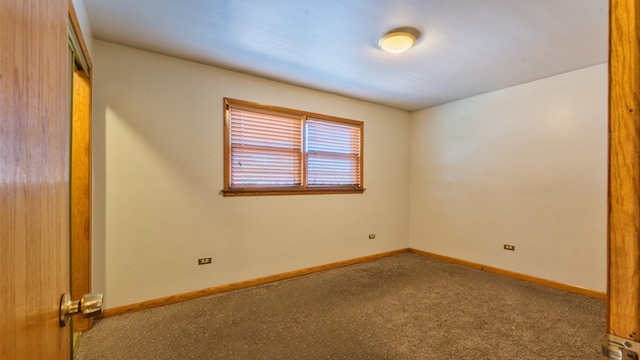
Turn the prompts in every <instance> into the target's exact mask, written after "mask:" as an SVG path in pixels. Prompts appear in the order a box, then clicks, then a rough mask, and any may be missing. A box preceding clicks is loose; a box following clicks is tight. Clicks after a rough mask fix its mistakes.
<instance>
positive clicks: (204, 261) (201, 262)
mask: <svg viewBox="0 0 640 360" xmlns="http://www.w3.org/2000/svg"><path fill="white" fill-rule="evenodd" d="M207 264H211V258H210V257H204V258H200V259H198V265H207Z"/></svg>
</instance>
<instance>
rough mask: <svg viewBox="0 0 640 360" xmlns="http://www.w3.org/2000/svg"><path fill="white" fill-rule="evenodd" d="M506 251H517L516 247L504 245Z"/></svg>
mask: <svg viewBox="0 0 640 360" xmlns="http://www.w3.org/2000/svg"><path fill="white" fill-rule="evenodd" d="M504 249H505V250H509V251H516V246H515V245H511V244H504Z"/></svg>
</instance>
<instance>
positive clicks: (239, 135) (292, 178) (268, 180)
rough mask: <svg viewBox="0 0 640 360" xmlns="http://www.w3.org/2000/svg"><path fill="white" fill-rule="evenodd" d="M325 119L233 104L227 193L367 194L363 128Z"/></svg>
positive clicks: (230, 106)
mask: <svg viewBox="0 0 640 360" xmlns="http://www.w3.org/2000/svg"><path fill="white" fill-rule="evenodd" d="M322 116H323V115H319V114H308V113H304V112H299V111H296V110H290V109H285V110H283V111H282V112H281V111H280V108H275V107H267V106H262V105H259V104H255V105H253V104H250V103H248V102H241V101H234V102H232V101H230V100H228V102H227V108H226V127H225V129H226V130H225V131H226V132H225V139H227V142H226V144H225V146H226V150H225V156H226V157H225V164H227V168H226V169H225V179H227V180H226V181H227V182H226V183H225V189H228V190H230V191H231V190H234V191H238V192H252V191H253V192H259V191H271V192H273V191H277V190H275V189H283V190H284V191H309V192H312V191H327V190H331V189H335V190H340V191H349V190H351V191H356V190H360V191H361V190H363V188H362V168H361V167H362V126H363V123H362V122H359V121H353V120H346V119H339V118H333V117H327V118H326V119H324V118H322ZM318 117H319V118H318ZM261 189H262V190H261Z"/></svg>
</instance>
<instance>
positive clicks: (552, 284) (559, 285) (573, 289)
mask: <svg viewBox="0 0 640 360" xmlns="http://www.w3.org/2000/svg"><path fill="white" fill-rule="evenodd" d="M409 252H412V253H414V254H418V255H422V256H426V257H430V258H433V259H437V260H441V261H445V262H448V263H452V264H457V265H462V266H466V267H470V268H473V269H478V270H482V271H487V272H490V273H493V274H497V275H502V276H507V277H510V278H514V279H518V280H523V281H527V282H531V283H534V284H538V285H543V286H546V287H550V288H554V289H558V290H563V291H568V292H571V293H575V294H580V295H584V296H588V297H592V298H596V299H600V300H606V299H607V294H606V293H603V292H599V291H595V290H590V289H585V288H583V287H579V286H574V285H567V284H563V283H559V282H555V281H551V280H546V279H541V278H538V277H535V276H530V275H525V274H521V273H517V272H514V271H509V270H504V269H500V268H496V267H493V266H487V265H482V264H478V263H474V262H471V261H466V260H460V259H456V258H452V257H448V256H444V255H438V254H434V253H430V252H427V251H422V250H417V249H409Z"/></svg>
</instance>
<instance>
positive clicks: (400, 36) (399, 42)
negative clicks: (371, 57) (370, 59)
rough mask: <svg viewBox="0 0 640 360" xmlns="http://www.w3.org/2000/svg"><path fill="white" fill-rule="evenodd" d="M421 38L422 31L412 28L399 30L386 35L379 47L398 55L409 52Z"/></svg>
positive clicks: (379, 42)
mask: <svg viewBox="0 0 640 360" xmlns="http://www.w3.org/2000/svg"><path fill="white" fill-rule="evenodd" d="M419 37H420V31H419V30H418V29H416V28H412V27H403V28H397V29H393V30H391V31H389V32H388V33H386V34H385V35H384V36H383V37H382V38H381V39H380V41H378V46H379V47H380V49H382V50H384V51H386V52H388V53H392V54H397V53H401V52H404V51H407V50H409V49H410V48H411V47H412V46H413V45H414V44H415V43H416V40H418V38H419Z"/></svg>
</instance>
